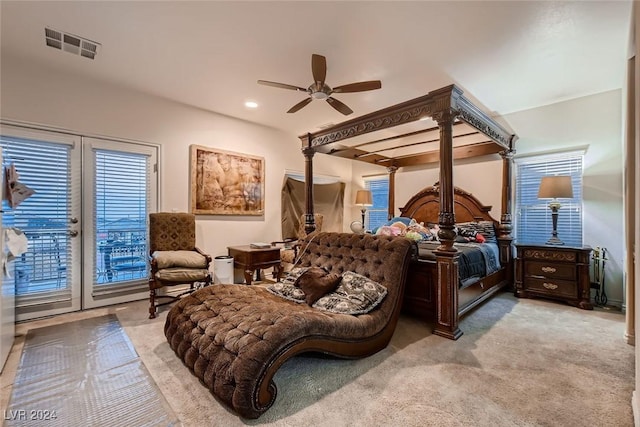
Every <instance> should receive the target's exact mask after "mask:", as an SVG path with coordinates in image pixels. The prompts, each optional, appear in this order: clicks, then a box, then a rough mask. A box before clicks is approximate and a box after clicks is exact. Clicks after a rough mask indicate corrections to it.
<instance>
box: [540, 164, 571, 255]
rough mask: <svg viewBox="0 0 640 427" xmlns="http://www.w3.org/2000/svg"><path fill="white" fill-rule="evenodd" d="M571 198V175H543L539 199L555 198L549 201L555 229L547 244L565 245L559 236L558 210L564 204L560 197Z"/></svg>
mask: <svg viewBox="0 0 640 427" xmlns="http://www.w3.org/2000/svg"><path fill="white" fill-rule="evenodd" d="M571 198H573V188H572V187H571V177H570V176H568V175H564V176H543V177H542V179H541V180H540V188H539V189H538V199H553V200H551V202H549V209H551V221H552V223H553V231H552V233H551V238H550V239H549V240H548V241H547V245H564V242H563V241H562V240H560V239H559V238H558V210H559V209H560V206H562V205H561V204H560V202H559V201H558V199H571Z"/></svg>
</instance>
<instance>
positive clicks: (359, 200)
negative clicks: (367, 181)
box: [355, 190, 373, 227]
mask: <svg viewBox="0 0 640 427" xmlns="http://www.w3.org/2000/svg"><path fill="white" fill-rule="evenodd" d="M355 204H356V206H360V212H362V226H363V227H364V213H365V212H366V211H367V206H373V201H372V200H371V191H369V190H358V192H357V193H356V203H355Z"/></svg>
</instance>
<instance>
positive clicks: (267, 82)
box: [258, 80, 307, 92]
mask: <svg viewBox="0 0 640 427" xmlns="http://www.w3.org/2000/svg"><path fill="white" fill-rule="evenodd" d="M258 84H261V85H265V86H273V87H279V88H281V89H291V90H298V91H300V92H306V91H307V89H305V88H303V87H300V86H293V85H288V84H284V83H276V82H269V81H267V80H258Z"/></svg>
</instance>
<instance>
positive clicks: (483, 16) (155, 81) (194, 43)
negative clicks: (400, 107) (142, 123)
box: [0, 0, 631, 135]
mask: <svg viewBox="0 0 640 427" xmlns="http://www.w3.org/2000/svg"><path fill="white" fill-rule="evenodd" d="M0 5H1V6H0V7H1V9H0V13H1V18H2V22H1V23H2V27H1V30H2V32H1V36H2V44H1V53H2V61H10V60H11V57H12V55H16V56H21V57H24V58H28V59H29V60H32V61H34V62H35V63H36V64H34V65H36V66H49V67H54V68H58V69H62V70H64V71H65V72H67V73H69V74H81V75H86V76H89V77H92V78H95V79H99V80H105V81H109V82H112V83H114V84H118V85H123V86H126V87H128V88H130V89H134V90H139V91H142V92H146V93H150V94H154V95H158V96H161V97H164V98H168V99H172V100H175V101H178V102H181V103H184V104H189V105H193V106H196V107H199V108H203V109H206V110H210V111H215V112H218V113H222V114H225V115H229V116H233V117H237V118H241V119H244V120H248V121H252V122H257V123H261V124H264V125H268V126H272V127H275V128H279V129H283V130H285V131H287V132H290V133H294V134H295V135H300V134H303V133H306V132H310V131H314V130H317V127H318V126H321V125H324V124H327V123H337V122H340V121H343V120H345V119H346V118H347V117H345V116H343V115H342V114H340V113H338V112H337V111H335V110H334V109H333V108H331V106H329V105H328V104H327V103H326V102H324V101H321V100H315V101H313V102H312V103H311V104H309V105H308V106H306V107H305V108H303V109H302V110H300V111H299V112H297V113H294V114H287V113H286V111H287V110H288V109H289V108H290V107H291V106H293V105H294V104H296V103H298V102H299V101H301V100H302V99H304V97H305V96H307V95H306V94H305V93H301V92H295V91H291V90H285V89H279V88H273V87H268V86H261V85H258V84H257V83H256V81H257V80H259V79H263V80H271V81H276V82H281V83H286V84H291V85H295V86H302V87H307V86H309V85H310V84H311V83H312V81H313V78H312V76H311V54H313V53H318V54H321V55H324V56H326V58H327V65H328V71H327V78H326V82H327V83H328V84H329V85H330V86H338V85H343V84H347V83H352V82H357V81H362V80H378V79H379V80H381V81H382V89H379V90H374V91H370V92H361V93H348V94H341V95H340V94H337V95H335V97H336V98H337V99H339V100H341V101H342V102H344V103H345V104H347V105H348V106H350V107H351V108H352V109H353V110H354V114H352V115H351V116H349V118H351V117H356V116H359V115H362V114H365V113H369V112H371V111H375V110H377V109H380V108H383V107H387V106H389V105H392V104H395V103H398V102H402V101H405V100H408V99H412V98H415V97H418V96H421V95H424V94H426V93H428V92H429V91H430V90H433V89H437V88H440V87H442V86H446V85H449V84H451V83H455V84H457V85H459V86H460V87H461V88H462V89H463V90H465V93H466V95H467V96H469V97H471V98H472V99H476V100H479V101H480V102H481V103H482V104H483V105H484V106H486V108H487V112H489V113H492V114H498V115H501V114H506V113H510V112H514V111H520V110H524V109H528V108H533V107H537V106H541V105H547V104H551V103H554V102H558V101H562V100H567V99H571V98H575V97H580V96H584V95H589V94H593V93H599V92H603V91H608V90H612V89H616V88H620V87H622V85H623V81H624V68H625V64H626V62H625V58H626V51H627V40H628V32H629V16H630V9H631V2H630V1H603V2H596V1H567V2H556V1H531V2H526V1H497V2H489V1H470V2H406V3H405V2H355V1H354V2H351V1H349V2H326V1H322V2H271V1H259V2H217V1H216V2H214V1H208V2H202V1H201V2H185V1H173V2H166V1H165V2H150V1H139V2H110V1H70V2H54V1H45V2H27V1H18V2H12V1H4V0H3V1H1V2H0ZM46 26H49V27H52V28H54V29H57V30H60V31H64V32H68V33H71V34H75V35H78V36H81V37H84V38H87V39H89V40H93V41H96V42H98V43H100V44H101V47H100V51H99V53H98V55H97V56H96V59H95V60H89V59H86V58H82V57H80V56H74V55H73V54H70V53H67V52H62V51H59V50H56V49H53V48H50V47H47V46H46V45H45V42H44V28H45V27H46ZM247 100H254V101H256V102H258V103H259V105H260V106H259V108H258V109H256V110H250V109H247V108H246V107H245V106H244V102H245V101H247Z"/></svg>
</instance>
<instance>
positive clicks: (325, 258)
mask: <svg viewBox="0 0 640 427" xmlns="http://www.w3.org/2000/svg"><path fill="white" fill-rule="evenodd" d="M301 252H302V256H301V261H300V263H299V264H298V265H299V266H302V267H308V266H318V267H325V268H326V269H328V270H329V271H330V272H332V273H338V274H341V273H343V272H344V271H349V270H350V271H354V272H356V273H358V274H362V275H364V276H367V277H369V278H370V279H372V280H374V281H376V282H378V283H380V284H382V285H383V286H385V287H386V288H387V296H386V298H385V299H384V300H383V301H382V303H381V304H380V306H379V307H377V308H376V309H374V310H373V311H371V312H369V313H368V314H362V315H358V316H352V315H346V314H336V313H330V312H326V311H321V310H318V309H316V308H312V307H309V306H308V305H306V304H298V303H295V302H292V301H289V300H286V299H283V298H281V297H278V296H276V295H273V294H271V293H269V292H268V291H267V290H266V289H265V288H263V287H261V286H256V285H254V286H246V285H225V284H223V285H212V286H209V287H206V288H203V289H200V290H198V291H196V292H194V293H193V294H191V295H189V296H187V297H185V298H183V299H182V300H180V301H179V302H178V303H177V304H176V305H175V306H174V307H172V308H171V310H170V311H169V313H168V315H167V320H166V323H165V336H166V337H167V340H168V341H169V344H170V346H171V348H172V349H173V350H174V351H175V353H176V354H177V355H178V357H180V359H182V361H183V362H184V364H185V365H186V366H187V367H189V369H190V370H191V371H192V372H193V374H194V375H196V376H197V377H198V378H199V379H200V380H201V382H202V383H203V384H204V385H205V386H206V387H207V388H208V389H209V390H210V391H211V393H213V395H214V396H216V397H217V398H218V399H219V400H220V401H222V402H223V403H224V404H226V405H228V406H229V407H230V408H232V409H233V410H234V411H235V412H237V413H238V414H239V415H241V416H243V417H246V418H257V417H259V416H260V415H261V414H262V413H264V412H265V411H266V410H267V409H269V407H271V405H272V404H273V403H274V401H275V398H276V386H275V384H274V383H273V381H272V379H273V375H274V374H275V372H276V371H277V370H278V368H279V367H280V366H281V365H282V364H283V363H284V362H285V361H286V360H287V359H289V358H291V357H293V356H294V355H296V354H300V353H304V352H319V353H324V354H329V355H333V356H338V357H345V358H359V357H365V356H369V355H371V354H374V353H376V352H377V351H379V350H381V349H383V348H385V347H386V346H387V344H388V343H389V340H390V339H391V336H392V335H393V332H394V329H395V327H396V323H397V321H398V316H399V313H400V306H401V303H402V294H403V290H404V282H405V278H406V274H407V269H408V265H409V261H410V252H411V242H410V241H409V240H408V239H401V238H391V237H387V236H374V235H364V236H362V235H355V234H348V233H319V234H317V235H315V236H310V237H307V239H305V241H304V243H303V244H302V247H301Z"/></svg>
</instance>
